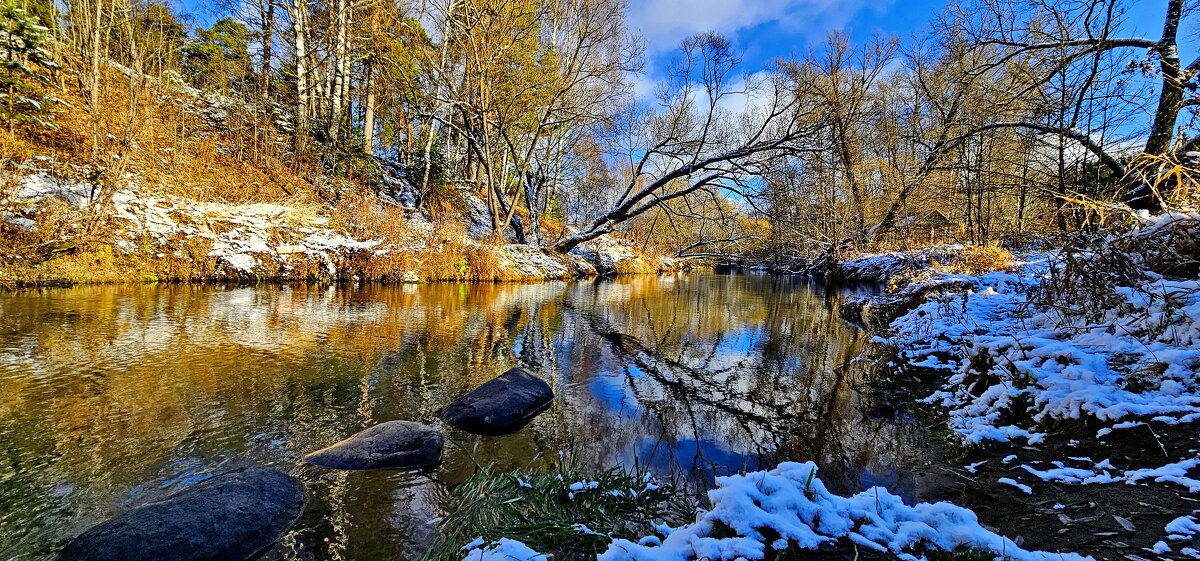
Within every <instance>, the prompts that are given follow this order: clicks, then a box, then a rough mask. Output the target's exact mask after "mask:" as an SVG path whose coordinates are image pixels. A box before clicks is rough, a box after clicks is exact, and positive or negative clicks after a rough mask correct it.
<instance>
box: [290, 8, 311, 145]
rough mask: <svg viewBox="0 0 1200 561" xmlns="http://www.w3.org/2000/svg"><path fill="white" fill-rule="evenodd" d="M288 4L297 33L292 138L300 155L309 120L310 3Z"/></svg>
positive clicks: (304, 142) (293, 26)
mask: <svg viewBox="0 0 1200 561" xmlns="http://www.w3.org/2000/svg"><path fill="white" fill-rule="evenodd" d="M288 6H289V10H290V11H291V14H289V15H290V16H291V19H292V28H293V30H294V32H295V35H296V109H295V111H296V127H295V130H294V131H293V137H292V140H293V141H294V143H295V147H296V153H297V155H299V153H300V152H301V150H302V149H303V148H304V146H305V144H306V139H307V136H308V121H309V112H308V108H309V91H308V89H309V84H308V78H309V76H308V72H309V68H308V32H309V30H308V4H307V2H306V1H305V0H293V2H292V3H291V4H289V5H288Z"/></svg>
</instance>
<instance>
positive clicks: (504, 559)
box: [463, 538, 549, 561]
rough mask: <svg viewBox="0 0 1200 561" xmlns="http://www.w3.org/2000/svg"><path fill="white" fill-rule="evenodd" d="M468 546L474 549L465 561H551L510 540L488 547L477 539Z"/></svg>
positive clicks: (497, 542)
mask: <svg viewBox="0 0 1200 561" xmlns="http://www.w3.org/2000/svg"><path fill="white" fill-rule="evenodd" d="M476 542H478V543H476ZM468 545H472V547H471V548H470V551H468V552H467V555H466V556H465V557H463V561H549V556H547V555H542V554H541V553H538V552H536V551H534V550H532V549H529V546H527V545H525V544H523V543H521V542H519V541H516V540H510V539H508V538H500V539H499V540H496V541H494V542H492V543H489V544H486V545H485V544H483V540H480V539H476V541H473V542H471V544H468Z"/></svg>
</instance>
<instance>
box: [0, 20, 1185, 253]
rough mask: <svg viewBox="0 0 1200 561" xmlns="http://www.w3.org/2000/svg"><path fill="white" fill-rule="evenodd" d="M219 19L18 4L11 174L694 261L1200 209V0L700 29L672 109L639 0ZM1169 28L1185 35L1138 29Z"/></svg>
mask: <svg viewBox="0 0 1200 561" xmlns="http://www.w3.org/2000/svg"><path fill="white" fill-rule="evenodd" d="M203 8H204V9H205V10H206V11H208V12H211V13H214V14H216V15H215V16H214V17H213V18H212V20H211V21H212V24H211V26H208V27H205V26H203V25H196V24H194V23H191V22H192V20H191V19H190V18H187V17H184V16H183V15H182V10H181V9H180V8H179V7H178V6H170V5H165V4H160V3H156V2H140V1H137V0H66V1H62V2H56V1H45V0H5V2H4V4H3V7H2V10H0V20H2V22H0V26H2V29H0V48H2V49H3V50H4V51H5V53H4V58H5V61H6V62H5V64H4V65H3V75H2V76H0V89H2V90H3V91H2V92H0V117H3V121H4V125H5V127H4V128H5V130H4V132H0V139H2V140H0V152H2V153H0V156H3V158H4V165H5V167H6V168H9V169H18V168H19V166H20V164H21V163H22V162H27V161H29V160H30V159H34V158H44V157H47V156H49V157H50V158H52V159H53V161H54V162H55V167H54V173H59V174H66V175H71V174H74V175H77V176H79V178H80V179H83V180H86V181H88V182H89V183H90V184H91V185H94V186H95V187H94V192H93V193H92V195H91V196H90V197H89V207H90V212H91V214H92V215H93V216H95V217H96V218H95V220H94V221H93V222H90V223H89V224H103V218H104V216H105V213H106V211H107V209H110V207H111V197H112V196H113V193H115V192H116V191H117V189H118V187H119V186H120V185H121V184H122V183H123V182H127V181H129V180H130V177H133V176H137V177H139V178H142V180H144V182H145V183H147V184H150V185H152V186H154V187H155V188H157V189H163V190H166V191H172V190H173V191H174V192H178V193H183V194H187V195H188V196H192V197H194V198H197V199H199V200H225V201H234V202H258V201H275V202H277V201H288V202H297V203H299V204H309V205H316V206H319V207H322V208H324V207H333V208H337V207H339V206H342V207H348V205H351V203H353V204H359V205H361V204H372V205H373V204H377V203H375V202H374V201H375V200H376V198H375V197H374V196H373V195H374V193H373V192H377V191H379V190H381V189H383V188H384V186H383V185H382V184H381V182H380V174H381V169H382V166H384V165H389V166H394V167H395V169H398V170H400V171H401V173H402V175H403V177H404V178H405V180H406V181H407V182H408V183H409V184H410V185H411V187H412V188H413V192H414V193H415V201H413V204H414V205H415V207H416V208H417V209H418V210H420V211H421V212H424V213H428V214H431V215H434V216H437V215H447V214H453V213H454V212H456V209H460V207H461V206H462V202H461V199H462V196H463V194H470V195H473V196H477V197H479V198H480V199H481V200H483V201H485V202H486V207H487V220H488V221H489V224H490V228H491V231H492V236H493V238H494V239H495V240H496V241H509V242H516V243H526V244H532V245H535V246H540V247H544V248H547V249H550V250H553V251H557V252H567V251H570V250H572V249H573V248H575V247H576V246H578V245H579V244H581V243H584V242H588V241H591V240H594V239H596V238H597V237H599V236H602V235H605V234H617V235H619V236H621V237H622V239H625V240H627V241H628V242H629V243H631V244H637V245H639V246H640V247H641V248H642V249H643V250H646V251H652V252H656V253H659V254H663V255H673V256H676V257H684V258H704V257H716V258H724V257H728V256H730V255H738V256H756V257H758V258H760V259H770V258H771V257H773V256H779V255H788V256H812V255H816V254H821V253H826V254H829V253H838V254H844V253H849V252H855V251H866V250H872V249H878V248H881V247H894V246H903V245H906V244H907V245H912V244H918V245H919V244H922V243H926V244H927V243H933V242H937V241H946V240H954V241H962V242H969V243H977V244H983V243H989V242H994V241H996V240H1000V239H1003V238H1005V237H1006V236H1010V235H1013V234H1044V233H1053V232H1065V231H1077V230H1081V229H1093V228H1096V227H1098V226H1100V225H1103V224H1105V223H1106V222H1113V221H1120V220H1121V217H1123V216H1128V213H1129V211H1131V210H1132V211H1149V212H1158V211H1161V210H1162V209H1163V208H1164V207H1170V206H1189V205H1194V204H1195V202H1196V196H1197V192H1196V189H1195V188H1194V179H1195V174H1196V172H1195V169H1196V164H1197V162H1198V161H1200V141H1197V140H1196V138H1197V137H1196V135H1195V131H1196V127H1195V111H1194V107H1195V106H1196V104H1197V102H1198V100H1200V98H1198V97H1196V87H1197V76H1196V75H1197V72H1198V71H1200V59H1198V60H1196V61H1183V60H1181V59H1180V54H1179V51H1180V48H1179V47H1180V41H1186V40H1188V39H1189V38H1194V34H1193V33H1188V32H1186V30H1183V29H1181V24H1182V23H1185V22H1187V21H1188V16H1189V15H1190V14H1191V12H1192V11H1193V9H1194V8H1195V6H1194V3H1189V2H1185V1H1184V0H1169V1H1167V2H1163V3H1155V4H1154V5H1153V6H1151V5H1148V4H1146V3H1136V2H1123V1H1121V0H1096V1H1091V0H1088V1H1081V0H969V1H965V2H961V3H954V4H950V5H949V6H947V8H946V9H945V10H944V12H943V13H942V14H941V15H940V16H939V17H938V18H937V19H936V20H935V21H933V22H931V23H930V26H929V32H928V33H927V34H925V35H924V36H922V37H917V38H912V39H904V40H901V39H899V38H895V37H879V38H876V39H874V40H872V41H868V42H865V43H856V42H853V41H851V40H850V38H849V37H848V36H847V35H845V34H842V33H839V32H832V33H831V34H830V35H829V38H828V40H827V41H826V42H825V43H824V44H822V45H819V46H816V47H813V48H810V49H808V50H807V51H805V54H804V56H802V57H799V58H780V59H778V60H777V61H776V62H774V63H773V64H771V65H770V66H769V67H767V68H747V67H745V66H744V65H742V64H741V60H740V55H739V53H738V51H737V49H736V48H735V47H734V46H733V45H732V44H731V42H730V40H729V39H727V38H726V37H723V36H721V35H718V34H715V33H703V34H699V35H696V36H693V37H690V38H688V39H686V40H685V41H683V43H682V44H681V45H680V46H679V48H678V50H677V51H676V53H675V55H674V60H673V63H672V65H671V66H670V69H669V72H668V75H667V77H666V79H665V80H663V81H662V82H660V83H658V84H657V86H656V88H655V90H654V94H653V95H652V96H649V97H638V96H637V95H636V94H635V93H634V91H635V88H634V87H633V85H634V84H635V83H636V82H637V81H638V80H639V79H643V77H644V76H645V73H644V66H645V60H644V59H645V56H644V49H643V40H642V39H641V38H640V37H638V36H637V35H636V34H635V33H633V32H631V30H630V27H629V25H628V23H627V21H626V19H625V15H626V12H627V7H626V5H625V3H624V2H622V1H621V0H516V1H505V2H499V1H494V0H491V1H489V0H429V1H419V2H418V1H409V0H400V1H395V2H381V1H373V0H330V1H320V0H282V1H279V0H244V1H243V0H218V1H217V2H216V3H206V4H204V5H203ZM1148 9H1153V10H1158V11H1161V12H1162V15H1161V18H1160V21H1161V22H1162V28H1161V33H1156V34H1154V35H1153V36H1128V35H1125V34H1124V30H1125V27H1126V26H1125V21H1126V17H1127V15H1128V13H1129V11H1130V10H1148ZM1185 46H1186V45H1185ZM1185 50H1186V49H1185ZM181 88H182V89H184V90H187V91H191V92H193V93H194V94H195V95H197V96H201V98H202V99H207V100H209V101H210V103H209V106H219V107H220V109H221V111H222V112H223V113H222V115H221V117H222V118H221V119H220V121H219V122H220V125H219V126H216V127H214V126H211V123H210V125H209V126H208V127H207V128H206V127H205V125H204V122H205V120H204V119H203V118H201V117H203V116H204V114H203V111H199V110H197V108H196V107H195V105H196V104H195V103H193V101H194V100H190V98H188V97H187V96H184V95H181V94H180V93H179V92H180V91H181ZM203 96H208V97H207V98H205V97H203ZM213 99H216V100H218V102H211V100H213ZM209 110H210V111H211V108H210V109H209ZM210 121H211V119H210ZM363 201H366V203H363ZM348 208H353V207H348ZM350 212H351V213H353V212H357V210H351V211H350ZM68 227H70V228H76V229H78V226H77V225H72V224H59V225H58V226H56V228H57V229H56V230H55V231H54V232H41V233H39V235H42V236H43V237H44V239H49V240H59V239H63V238H69V237H70V236H71V235H73V234H72V233H71V232H70V231H67V230H64V228H68ZM88 228H89V229H93V230H94V229H95V228H102V227H101V226H88Z"/></svg>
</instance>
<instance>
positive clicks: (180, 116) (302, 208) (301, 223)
mask: <svg viewBox="0 0 1200 561" xmlns="http://www.w3.org/2000/svg"><path fill="white" fill-rule="evenodd" d="M110 71H111V74H112V76H111V79H117V80H126V81H130V79H129V71H128V70H127V69H124V68H121V67H119V66H115V65H114V66H113V67H112V68H111V69H110ZM143 81H144V82H146V83H147V84H149V86H147V87H145V89H144V92H143V93H142V95H141V97H142V98H153V102H150V99H144V100H142V101H143V102H142V103H139V104H137V109H136V110H135V111H136V114H135V115H133V116H132V117H131V116H130V115H129V113H128V108H129V107H131V105H130V104H129V100H128V98H123V97H122V96H121V95H114V96H113V98H112V99H110V100H108V102H107V103H108V107H111V108H113V109H114V111H112V112H106V118H107V120H108V122H107V124H106V126H107V127H111V128H113V129H119V128H120V123H121V121H123V120H124V121H125V122H127V123H132V124H131V125H130V126H129V127H128V128H127V129H125V130H126V132H127V135H126V136H125V137H124V140H122V141H118V140H117V137H116V136H115V135H112V134H108V135H107V136H106V138H105V140H106V142H105V144H104V145H103V146H102V147H101V150H102V151H107V152H110V154H109V158H108V160H110V161H112V164H110V165H109V166H108V167H107V168H103V169H98V168H97V167H96V166H94V165H91V164H89V163H88V162H89V161H90V160H91V159H90V155H91V154H90V147H89V142H88V135H89V130H88V129H89V124H88V119H87V115H85V114H84V113H85V112H84V111H82V110H80V109H79V107H81V106H83V105H84V102H83V100H80V99H70V98H69V97H68V98H67V99H66V102H67V104H68V105H67V106H66V107H65V108H64V109H63V110H62V111H61V113H60V114H59V115H57V121H58V126H57V127H56V128H55V129H50V130H37V131H36V132H35V131H21V130H18V131H17V132H15V133H9V132H6V131H0V148H2V151H0V153H3V154H4V156H5V157H4V158H3V159H0V247H3V248H4V251H3V253H2V254H0V284H3V285H6V286H21V285H46V284H54V285H60V284H73V283H91V282H156V281H193V282H214V281H246V280H259V281H261V280H277V281H307V280H319V281H342V280H363V281H391V282H425V281H436V280H482V281H528V280H541V279H565V278H575V277H583V276H594V275H598V274H613V273H639V272H657V271H659V270H663V269H666V268H670V267H673V266H675V263H674V262H673V261H672V260H669V259H664V258H658V257H654V256H651V255H648V254H646V253H643V252H641V251H638V250H636V249H634V248H632V247H629V246H628V245H626V244H624V243H622V242H621V241H619V240H617V239H613V238H610V237H608V236H605V237H603V238H600V239H597V240H595V241H593V242H591V243H589V244H586V245H583V246H580V247H578V248H576V249H575V250H573V251H572V252H571V253H569V254H558V253H555V252H552V251H544V250H542V249H540V248H538V247H535V246H531V245H525V244H513V243H509V240H498V239H496V238H494V237H493V236H492V233H491V227H490V224H489V222H488V220H489V219H488V214H487V207H486V203H484V201H483V200H481V198H480V197H479V196H477V194H476V193H474V192H473V190H472V189H471V188H469V187H464V188H446V189H443V190H442V191H440V192H439V193H438V194H437V199H436V200H434V201H426V204H423V205H421V208H420V209H417V208H416V207H415V206H414V204H413V203H414V201H415V199H416V197H417V195H416V192H415V190H414V188H413V187H412V185H411V184H410V183H409V181H408V180H407V178H406V177H405V175H404V170H403V169H401V168H399V167H397V166H395V165H394V164H389V163H388V162H386V161H384V160H381V159H374V158H367V157H365V156H361V155H360V156H358V159H359V162H358V163H359V165H360V166H361V169H359V170H355V171H353V172H349V173H342V175H341V177H336V176H335V175H334V174H331V173H329V172H328V171H327V170H325V169H323V168H322V166H321V162H320V161H319V158H317V157H315V156H311V157H309V158H307V159H300V158H296V157H291V158H290V161H289V160H286V159H285V158H286V156H285V154H286V147H283V146H277V145H275V144H277V142H275V143H273V142H271V141H270V139H271V137H272V136H274V135H275V134H276V133H275V132H274V124H273V123H271V122H270V121H269V120H268V119H267V118H266V117H265V116H264V115H263V114H262V113H263V111H262V108H261V107H255V106H253V105H250V104H247V103H246V102H244V101H241V100H238V99H235V98H231V97H227V96H222V95H219V94H213V93H210V92H204V91H201V90H197V89H195V88H191V87H189V86H186V85H183V84H181V83H175V82H170V81H167V80H159V79H152V78H147V77H143ZM122 108H126V109H124V110H123V109H122ZM275 138H276V140H277V141H278V140H279V139H282V136H277V137H275ZM556 226H557V227H558V228H562V226H561V225H556Z"/></svg>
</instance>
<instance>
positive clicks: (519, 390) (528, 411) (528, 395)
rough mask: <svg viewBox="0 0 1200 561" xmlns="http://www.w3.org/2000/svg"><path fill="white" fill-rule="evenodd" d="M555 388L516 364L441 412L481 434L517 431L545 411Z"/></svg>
mask: <svg viewBox="0 0 1200 561" xmlns="http://www.w3.org/2000/svg"><path fill="white" fill-rule="evenodd" d="M553 399H554V392H553V391H552V390H551V389H550V385H549V384H547V383H546V382H545V381H544V380H542V379H541V378H539V377H537V376H535V375H534V374H533V373H531V372H529V371H528V370H525V369H524V368H513V369H512V370H509V371H508V372H505V373H504V374H501V375H499V376H497V377H495V378H493V379H491V380H489V381H487V382H486V383H484V384H483V385H481V386H479V387H478V388H475V390H474V391H472V392H471V393H469V394H467V395H465V396H463V397H461V398H459V399H458V400H456V401H455V402H454V403H451V404H450V405H448V406H447V407H446V408H445V409H443V410H442V411H441V412H440V413H439V414H438V416H439V417H441V419H442V420H443V421H445V422H446V423H447V424H449V425H450V426H452V427H455V428H457V429H460V430H464V431H467V432H471V433H475V434H482V435H498V434H508V433H511V432H516V431H518V430H520V429H521V428H523V427H524V426H525V425H527V424H529V422H530V421H532V420H533V418H534V417H536V416H537V415H538V414H539V413H541V412H542V411H545V410H546V409H547V408H548V407H549V406H550V402H551V401H553Z"/></svg>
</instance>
